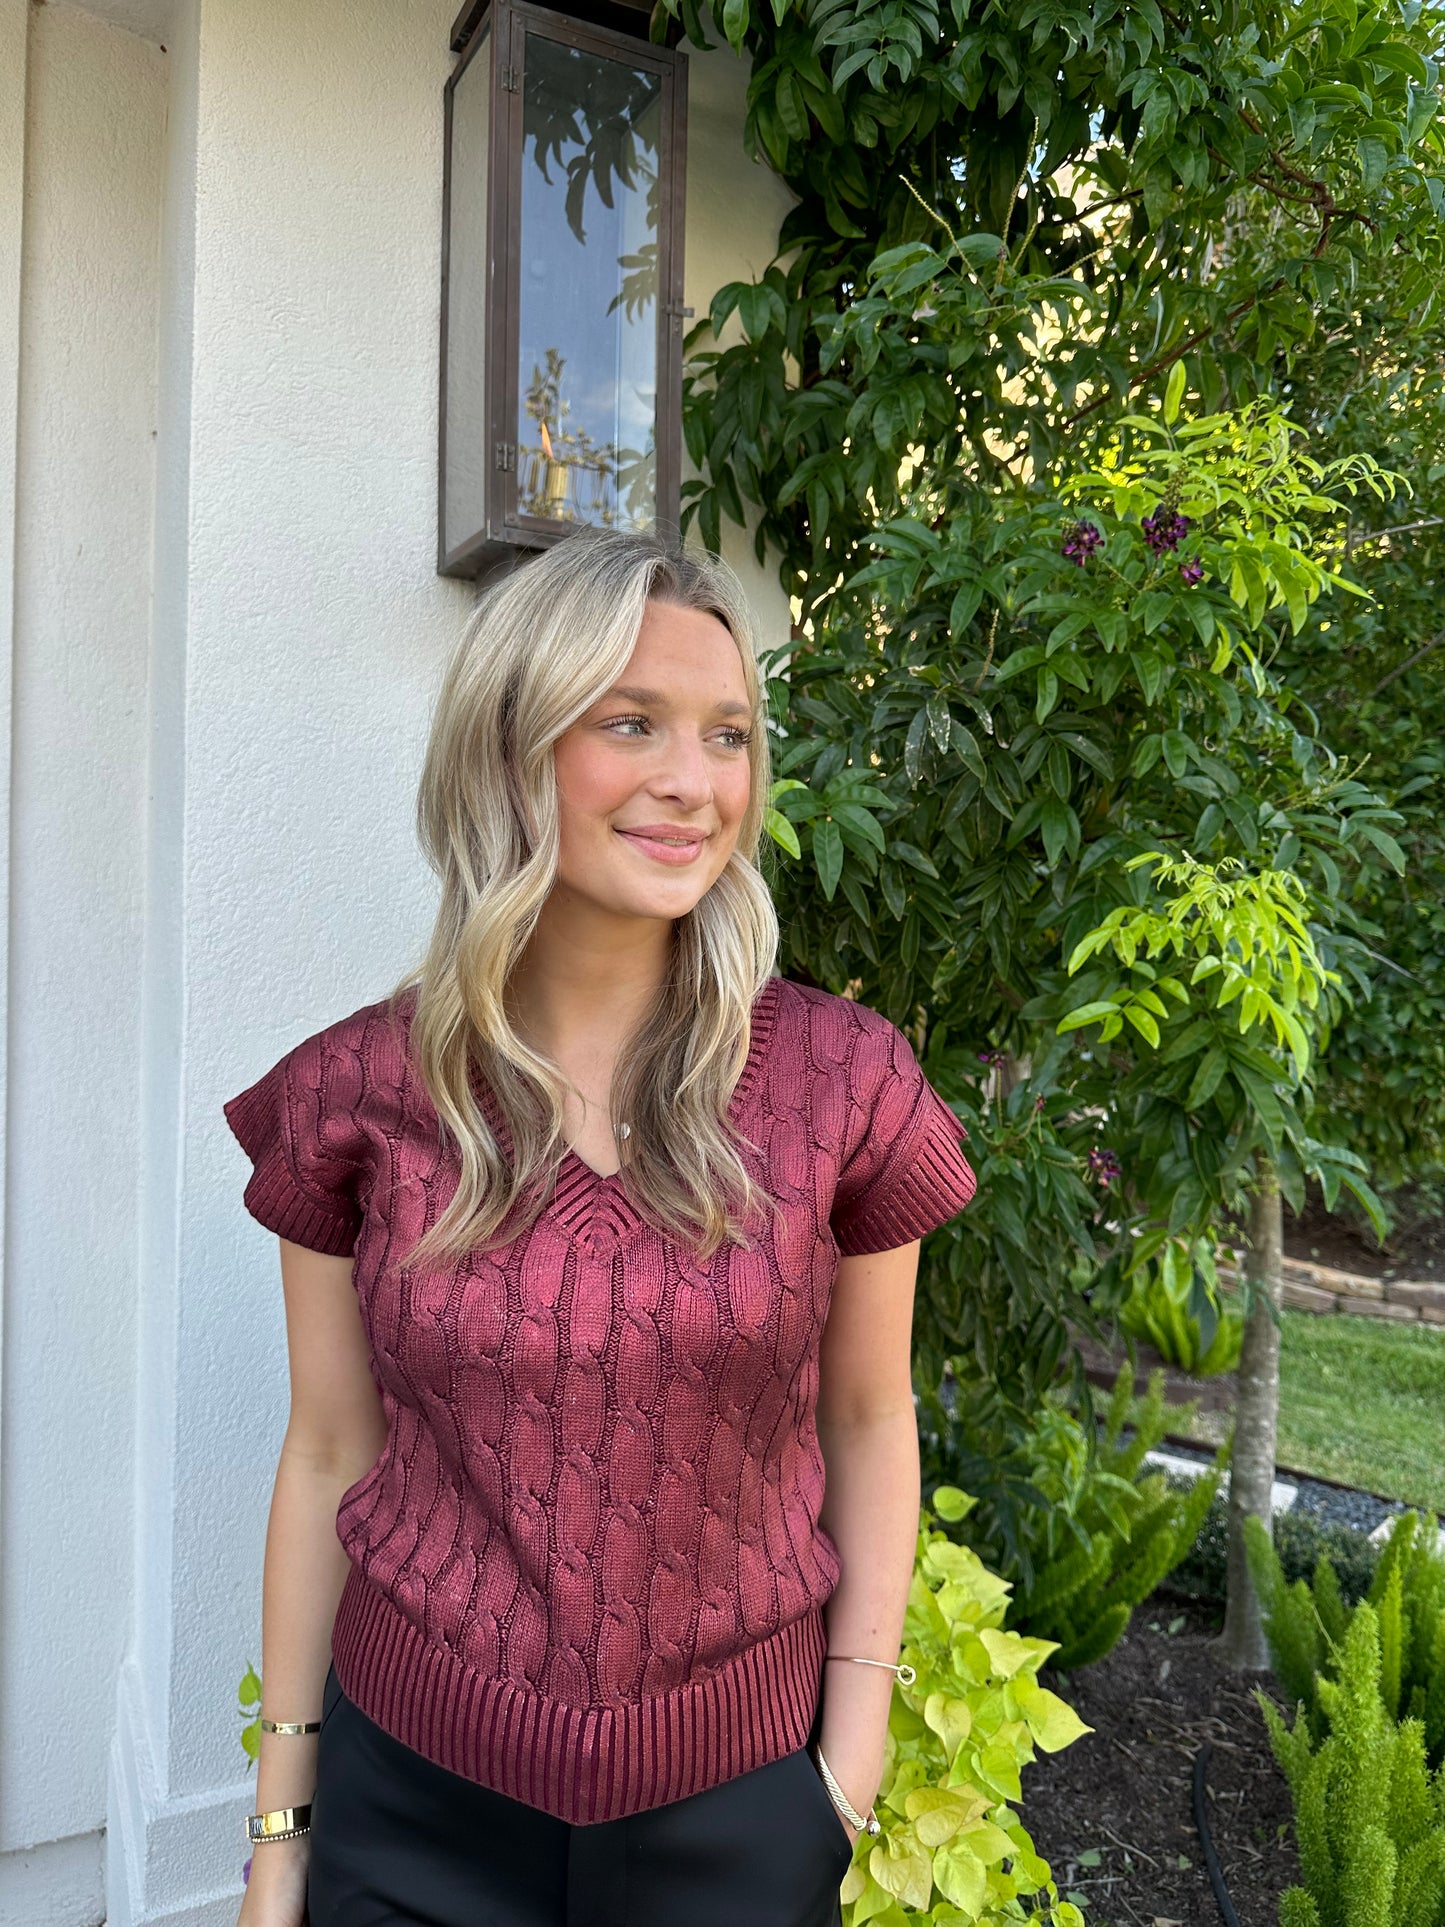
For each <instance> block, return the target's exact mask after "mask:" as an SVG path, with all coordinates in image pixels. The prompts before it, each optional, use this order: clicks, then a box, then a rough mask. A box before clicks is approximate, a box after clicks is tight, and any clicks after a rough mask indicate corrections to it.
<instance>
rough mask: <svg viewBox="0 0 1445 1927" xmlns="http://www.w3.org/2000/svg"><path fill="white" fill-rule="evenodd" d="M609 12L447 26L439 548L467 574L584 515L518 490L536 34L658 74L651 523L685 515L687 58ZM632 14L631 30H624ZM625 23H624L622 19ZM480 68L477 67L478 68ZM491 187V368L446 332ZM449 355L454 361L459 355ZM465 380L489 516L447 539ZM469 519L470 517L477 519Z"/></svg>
mask: <svg viewBox="0 0 1445 1927" xmlns="http://www.w3.org/2000/svg"><path fill="white" fill-rule="evenodd" d="M589 10H590V11H591V12H593V13H595V14H599V15H601V14H605V15H606V18H607V20H608V21H609V22H610V23H611V24H602V22H601V21H600V20H599V19H581V18H579V17H577V16H576V15H574V14H570V13H559V12H556V11H554V10H553V9H551V8H547V7H540V6H536V5H533V4H532V0H488V3H487V4H484V5H474V6H471V7H468V8H466V9H464V11H463V13H462V14H461V15H459V16H458V19H457V22H456V25H455V26H454V28H453V31H452V46H453V50H454V51H455V52H456V53H457V54H458V56H459V58H458V60H457V65H456V67H455V69H454V70H453V72H452V74H451V76H450V78H449V79H448V81H447V84H446V92H445V165H444V172H443V182H442V300H441V393H440V433H439V453H438V552H437V568H438V571H439V573H441V574H442V575H451V576H465V577H472V576H477V575H480V574H482V573H484V572H486V571H487V570H488V569H490V568H492V567H495V566H496V565H497V564H498V563H501V562H504V561H506V560H508V559H509V558H511V557H514V556H515V554H516V552H517V551H518V550H519V549H538V548H545V547H548V546H550V544H552V543H553V542H557V541H560V540H561V539H562V538H563V537H564V536H566V535H568V534H570V533H571V532H572V530H573V529H575V528H577V527H579V526H582V524H581V523H579V522H578V521H576V520H567V521H561V520H556V519H551V518H548V517H545V516H540V515H536V514H530V513H528V512H527V511H526V510H525V509H524V508H523V506H522V503H521V500H520V494H519V479H520V478H519V472H518V471H519V464H518V458H517V449H518V428H519V415H520V410H521V403H522V397H521V393H520V388H521V383H520V379H519V371H518V366H517V363H518V355H519V352H520V347H519V340H520V327H521V274H522V247H523V239H524V237H523V235H522V220H521V214H522V174H523V79H524V75H525V72H526V60H527V46H528V43H529V41H531V40H534V39H538V38H540V39H546V40H551V41H555V42H559V43H561V44H562V45H564V46H567V47H573V48H576V49H578V50H580V51H582V52H586V53H592V54H595V55H597V56H599V57H600V58H604V59H611V60H618V61H622V62H624V63H626V64H627V65H628V66H630V67H632V68H633V69H634V70H637V71H643V72H652V73H655V74H657V75H658V77H659V80H660V82H661V89H660V110H661V138H660V143H659V156H658V168H659V181H658V231H657V243H658V289H657V317H656V322H657V362H656V367H657V404H656V416H655V424H654V442H653V446H654V451H655V454H654V459H655V464H656V470H655V473H656V491H655V503H656V511H655V520H656V524H657V526H659V527H660V528H663V529H664V530H672V531H675V530H676V528H677V525H678V511H679V492H680V488H681V481H682V334H683V319H684V314H685V312H686V311H685V310H684V308H683V305H682V274H683V207H684V196H685V189H686V180H685V172H686V152H687V59H686V55H685V54H683V53H682V52H681V51H679V50H678V49H676V48H672V47H665V46H655V45H653V44H652V43H651V42H650V41H648V40H647V39H646V37H645V35H646V20H647V16H646V14H645V13H640V12H638V13H635V14H634V13H632V12H631V11H630V10H629V9H628V8H627V7H625V6H619V5H617V4H615V0H614V3H612V4H609V0H594V4H593V5H592V6H591V7H590V9H589ZM633 19H635V20H636V22H637V31H636V32H635V33H633V32H629V31H625V30H623V27H625V26H628V25H630V24H631V21H632V20H633ZM619 21H621V22H622V23H623V27H619V25H618V24H616V23H617V22H619ZM479 59H485V60H487V61H489V62H490V76H489V79H488V80H487V98H488V127H487V135H486V139H487V150H488V154H487V179H486V181H485V183H481V184H477V183H470V184H469V186H470V188H471V195H472V199H471V205H470V208H469V209H467V208H466V206H465V200H466V197H465V195H464V192H463V190H462V189H461V185H460V183H459V182H458V180H457V179H456V178H455V177H454V169H453V144H454V142H453V132H454V124H455V118H456V94H457V88H458V85H459V84H460V83H461V82H463V81H464V80H465V79H466V78H467V76H468V73H469V69H470V68H471V66H472V63H473V62H474V61H476V60H479ZM473 78H475V76H474V77H473ZM479 186H480V189H481V192H483V193H484V194H485V210H484V218H485V225H486V236H485V282H484V294H483V303H484V314H485V324H484V341H483V350H482V354H481V357H480V358H481V361H482V364H483V365H482V366H481V367H480V368H476V367H466V368H464V367H462V366H461V364H460V359H459V350H458V347H457V344H456V343H455V342H454V341H453V340H451V339H450V329H449V308H450V301H451V289H452V262H453V249H454V242H453V232H454V230H453V222H454V219H457V218H466V217H467V216H468V215H469V217H470V218H471V219H473V220H477V219H478V218H479V215H478V208H477V198H476V197H477V194H478V187H479ZM454 355H455V356H457V357H458V358H457V359H455V360H454ZM461 380H466V381H468V382H470V383H473V384H476V383H480V384H481V387H482V405H481V410H480V415H481V420H482V423H483V425H484V426H483V434H484V442H483V448H482V457H483V460H482V471H481V486H480V494H481V499H482V505H483V513H482V516H481V518H480V526H479V527H477V528H475V529H471V528H466V529H465V532H464V533H457V534H454V537H453V539H452V541H451V542H450V543H449V542H448V512H447V511H448V504H447V485H448V475H447V433H448V421H447V415H448V393H449V390H450V389H452V388H453V387H454V385H455V384H457V383H458V382H460V381H461ZM469 519H473V518H469Z"/></svg>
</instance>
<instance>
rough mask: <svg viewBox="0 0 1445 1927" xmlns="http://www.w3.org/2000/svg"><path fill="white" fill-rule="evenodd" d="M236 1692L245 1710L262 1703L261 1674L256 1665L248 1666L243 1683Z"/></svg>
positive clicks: (242, 1678) (243, 1676)
mask: <svg viewBox="0 0 1445 1927" xmlns="http://www.w3.org/2000/svg"><path fill="white" fill-rule="evenodd" d="M236 1692H237V1697H238V1699H239V1701H240V1704H241V1707H242V1709H243V1711H248V1710H249V1709H250V1708H251V1707H253V1706H259V1705H260V1703H261V1675H260V1674H259V1673H258V1672H257V1671H256V1669H255V1667H254V1666H248V1667H247V1668H246V1671H245V1672H244V1674H243V1675H242V1677H241V1684H240V1685H239V1687H237V1689H236Z"/></svg>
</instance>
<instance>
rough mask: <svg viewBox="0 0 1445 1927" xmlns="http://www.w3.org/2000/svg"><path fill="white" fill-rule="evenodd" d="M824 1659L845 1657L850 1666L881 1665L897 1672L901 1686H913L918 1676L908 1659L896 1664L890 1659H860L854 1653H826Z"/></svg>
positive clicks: (889, 1670) (885, 1670) (885, 1668)
mask: <svg viewBox="0 0 1445 1927" xmlns="http://www.w3.org/2000/svg"><path fill="white" fill-rule="evenodd" d="M823 1657H824V1659H845V1660H847V1662H848V1664H849V1665H850V1666H881V1667H882V1668H883V1670H884V1672H885V1673H896V1674H897V1675H898V1684H899V1685H900V1686H911V1685H912V1684H913V1682H914V1680H916V1679H917V1678H918V1674H917V1672H916V1671H915V1670H914V1669H913V1667H911V1666H910V1665H909V1664H908V1662H907V1661H906V1660H904V1661H903V1662H902V1663H901V1664H900V1665H897V1666H895V1665H894V1664H893V1662H892V1660H889V1659H858V1658H856V1657H855V1656H854V1655H853V1654H852V1653H825V1654H824V1655H823Z"/></svg>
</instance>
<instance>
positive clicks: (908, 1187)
mask: <svg viewBox="0 0 1445 1927" xmlns="http://www.w3.org/2000/svg"><path fill="white" fill-rule="evenodd" d="M888 1030H889V1032H890V1033H891V1035H890V1037H889V1043H890V1045H891V1048H890V1050H889V1051H888V1052H887V1068H886V1070H885V1072H884V1074H883V1075H882V1076H881V1077H878V1078H876V1080H872V1081H873V1083H874V1088H873V1089H872V1091H871V1092H870V1093H866V1094H865V1093H859V1095H860V1096H862V1097H864V1098H865V1101H866V1102H867V1105H868V1118H867V1123H866V1125H865V1127H864V1129H863V1131H862V1134H861V1137H860V1138H859V1141H858V1143H857V1146H856V1148H855V1149H854V1151H853V1153H852V1155H851V1156H850V1157H849V1158H848V1160H847V1162H846V1163H845V1164H844V1166H843V1168H842V1170H841V1171H840V1172H839V1174H838V1184H837V1189H836V1191H835V1193H834V1199H833V1210H832V1214H831V1218H830V1223H831V1226H832V1231H833V1236H834V1238H835V1239H836V1241H837V1245H838V1249H839V1251H840V1252H842V1253H843V1255H844V1256H845V1257H858V1256H860V1255H861V1254H863V1253H864V1252H869V1251H891V1250H892V1249H893V1248H894V1247H895V1246H896V1245H906V1244H911V1243H912V1242H913V1240H914V1239H915V1238H921V1237H922V1236H923V1235H924V1233H925V1232H929V1231H933V1230H936V1229H937V1227H938V1226H939V1225H941V1224H947V1222H948V1220H949V1219H950V1218H952V1217H955V1216H956V1215H957V1214H958V1212H960V1211H961V1210H962V1209H963V1208H964V1206H965V1205H966V1204H967V1203H968V1201H969V1200H970V1198H972V1196H973V1194H974V1191H975V1189H976V1188H977V1187H976V1180H975V1178H974V1175H973V1170H972V1167H971V1166H970V1165H969V1162H968V1159H967V1158H966V1157H965V1156H964V1154H963V1142H962V1141H963V1139H964V1138H965V1137H967V1135H968V1133H967V1132H966V1131H965V1130H964V1128H963V1125H962V1124H961V1123H960V1122H959V1120H958V1118H957V1117H955V1115H954V1113H953V1112H952V1111H951V1110H950V1109H949V1107H948V1105H947V1104H945V1103H944V1101H943V1099H942V1098H941V1097H940V1096H939V1094H938V1092H937V1091H936V1090H935V1089H934V1088H933V1086H932V1084H930V1083H929V1081H928V1079H927V1078H926V1077H925V1076H924V1074H923V1070H922V1067H921V1066H920V1064H919V1062H918V1059H917V1058H916V1057H915V1056H914V1054H913V1049H912V1046H911V1045H910V1044H909V1042H908V1039H907V1038H906V1037H905V1036H904V1035H903V1033H902V1031H900V1030H898V1029H897V1028H896V1027H895V1026H893V1025H891V1024H890V1025H889V1026H888Z"/></svg>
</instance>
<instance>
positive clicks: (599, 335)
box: [517, 33, 662, 528]
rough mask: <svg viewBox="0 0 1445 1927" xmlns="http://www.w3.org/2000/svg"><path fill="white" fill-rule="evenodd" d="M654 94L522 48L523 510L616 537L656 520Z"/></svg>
mask: <svg viewBox="0 0 1445 1927" xmlns="http://www.w3.org/2000/svg"><path fill="white" fill-rule="evenodd" d="M661 134H662V81H661V78H660V76H658V75H657V74H652V73H640V72H638V71H636V70H634V69H633V68H631V67H629V66H627V65H626V64H625V63H624V62H623V61H620V60H610V59H608V58H606V57H605V56H603V55H599V54H595V53H590V52H585V51H584V50H583V49H581V48H578V47H568V46H563V45H561V44H560V43H559V42H557V41H554V40H548V39H546V38H544V37H543V36H542V35H541V34H536V33H532V34H529V35H528V36H527V52H526V62H525V68H524V79H523V101H522V230H521V232H522V261H521V302H520V317H519V332H518V343H519V354H518V364H517V381H518V410H517V417H518V423H517V502H518V507H519V509H520V510H521V512H522V513H523V514H524V515H535V516H542V517H545V518H546V519H547V520H549V521H558V522H590V523H598V524H605V525H616V526H621V527H624V528H626V527H638V526H643V525H645V524H648V523H651V522H652V521H653V519H654V518H655V515H656V509H657V456H656V426H657V282H658V245H657V241H658V216H659V206H658V178H657V177H658V157H659V147H660V142H661Z"/></svg>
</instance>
